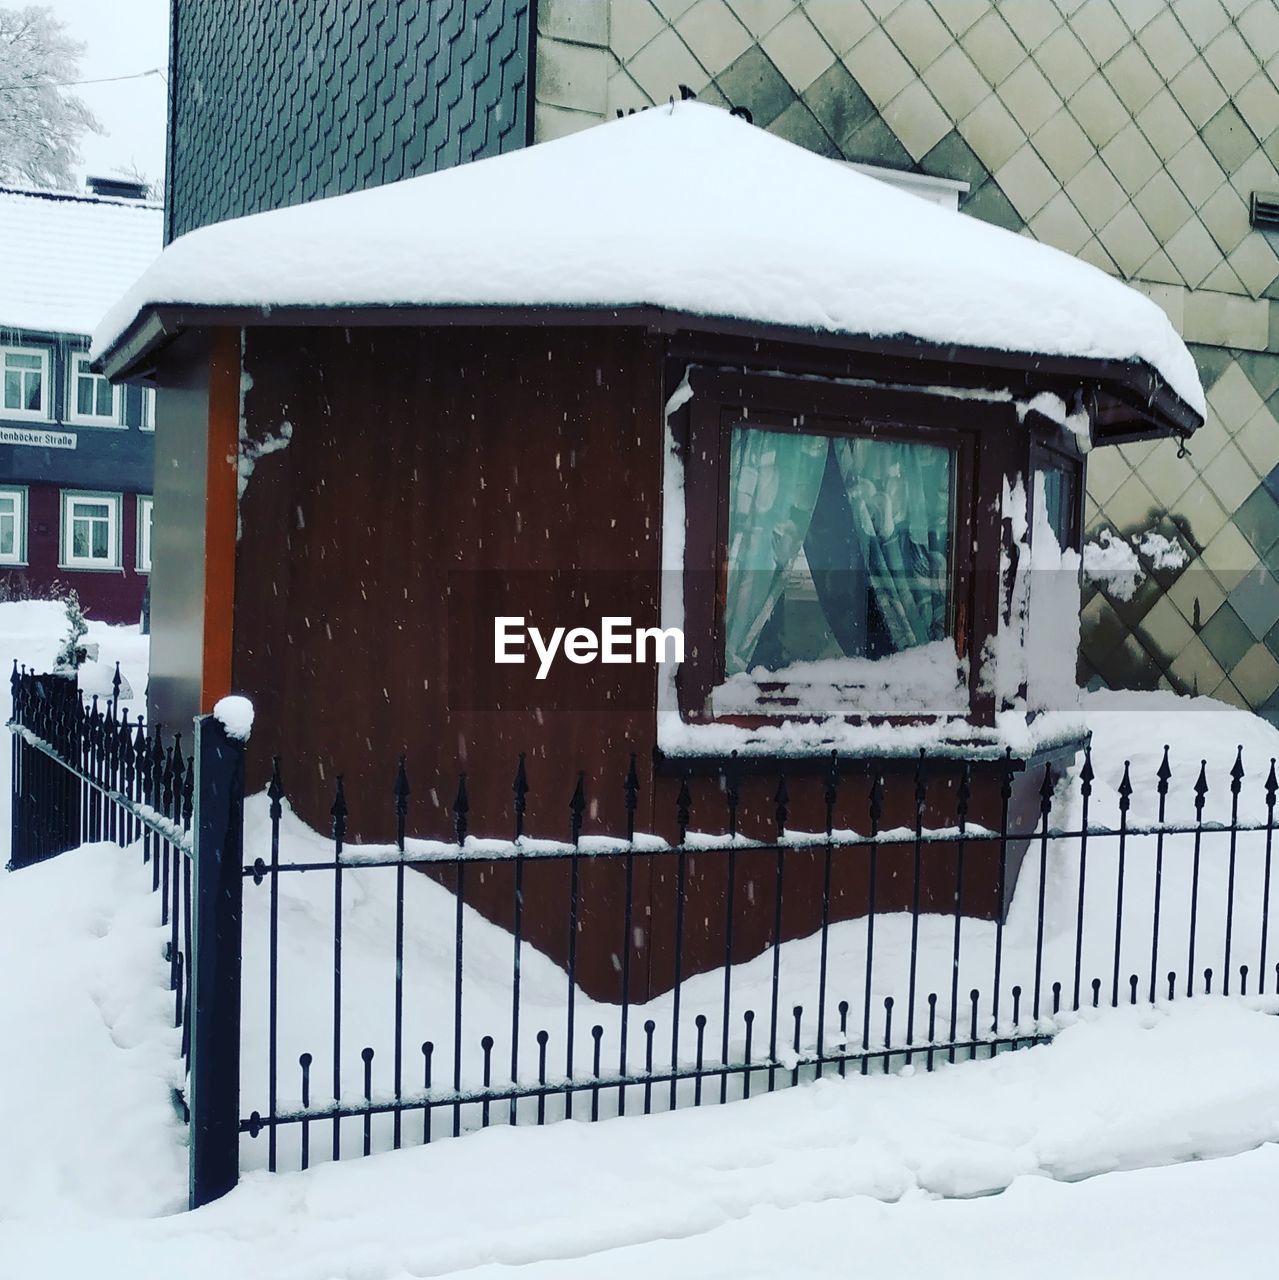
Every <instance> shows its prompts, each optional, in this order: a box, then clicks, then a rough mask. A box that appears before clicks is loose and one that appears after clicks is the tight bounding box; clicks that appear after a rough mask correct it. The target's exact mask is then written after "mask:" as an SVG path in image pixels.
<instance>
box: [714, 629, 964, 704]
mask: <svg viewBox="0 0 1279 1280" xmlns="http://www.w3.org/2000/svg"><path fill="white" fill-rule="evenodd" d="M967 667H968V664H967V663H966V662H961V661H959V660H958V659H957V658H956V657H955V647H954V644H953V642H951V641H950V640H934V641H933V642H932V643H931V644H925V645H919V646H918V647H917V648H914V649H907V650H905V651H903V652H902V653H895V654H891V655H888V656H886V657H883V658H828V659H824V660H822V661H817V662H795V663H792V664H790V665H789V666H787V667H783V668H781V669H780V670H777V671H768V670H766V669H765V668H763V667H756V668H755V669H754V670H752V671H743V672H740V673H739V674H737V675H734V676H731V677H730V678H729V679H728V680H726V681H725V682H724V683H723V684H721V685H719V686H718V687H717V688H716V689H714V690H713V691H712V694H711V698H712V706H713V709H714V713H715V715H716V716H759V715H765V716H767V715H778V714H790V715H802V716H817V717H830V716H839V717H841V718H842V717H848V716H856V717H866V716H928V717H934V718H935V717H938V716H941V717H947V716H963V715H966V714H967V712H968V705H969V703H968V670H967Z"/></svg>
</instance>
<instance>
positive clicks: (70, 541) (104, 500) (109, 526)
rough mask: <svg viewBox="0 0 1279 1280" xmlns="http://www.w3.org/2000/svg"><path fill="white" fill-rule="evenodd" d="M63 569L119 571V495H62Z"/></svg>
mask: <svg viewBox="0 0 1279 1280" xmlns="http://www.w3.org/2000/svg"><path fill="white" fill-rule="evenodd" d="M61 567H62V568H64V569H118V568H119V567H120V495H119V494H118V493H64V494H63V495H62V564H61Z"/></svg>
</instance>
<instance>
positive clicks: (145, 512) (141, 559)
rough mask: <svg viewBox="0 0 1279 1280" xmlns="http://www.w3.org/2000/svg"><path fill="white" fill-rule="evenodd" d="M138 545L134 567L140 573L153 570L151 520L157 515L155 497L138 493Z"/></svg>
mask: <svg viewBox="0 0 1279 1280" xmlns="http://www.w3.org/2000/svg"><path fill="white" fill-rule="evenodd" d="M137 516H138V545H137V551H136V554H135V558H134V561H133V567H134V569H135V570H136V571H137V572H138V573H150V572H151V527H152V526H151V522H152V520H153V518H154V516H155V499H154V498H153V497H151V496H149V495H148V494H145V493H140V494H138V511H137Z"/></svg>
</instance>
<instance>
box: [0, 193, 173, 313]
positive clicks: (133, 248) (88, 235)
mask: <svg viewBox="0 0 1279 1280" xmlns="http://www.w3.org/2000/svg"><path fill="white" fill-rule="evenodd" d="M163 243H164V210H163V208H162V207H161V206H160V205H158V204H148V203H144V202H143V201H140V200H117V199H109V198H105V197H102V196H89V195H73V194H69V193H62V192H49V191H22V190H15V189H13V188H9V187H3V188H0V244H2V245H4V246H5V250H6V252H5V255H4V274H3V282H2V283H0V326H4V327H6V328H14V329H35V330H40V331H42V332H50V333H75V334H85V335H88V334H90V333H92V332H93V329H94V326H95V325H97V324H98V323H99V321H101V319H102V317H103V314H104V313H105V312H106V310H107V308H108V307H110V306H111V304H112V303H113V302H116V301H118V300H119V297H120V294H121V292H122V291H123V290H125V289H127V288H128V287H129V285H130V284H132V283H133V281H135V280H136V279H137V277H138V275H139V273H140V272H142V271H144V270H145V269H146V268H147V266H148V265H149V264H150V263H151V262H152V261H153V260H154V259H155V257H156V255H157V254H158V253H159V252H160V249H161V247H162V246H163Z"/></svg>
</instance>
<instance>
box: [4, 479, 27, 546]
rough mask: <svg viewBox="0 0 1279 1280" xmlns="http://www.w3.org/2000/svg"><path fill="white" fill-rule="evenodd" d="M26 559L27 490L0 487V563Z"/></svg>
mask: <svg viewBox="0 0 1279 1280" xmlns="http://www.w3.org/2000/svg"><path fill="white" fill-rule="evenodd" d="M26 561H27V491H26V490H25V489H0V564H25V563H26Z"/></svg>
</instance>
